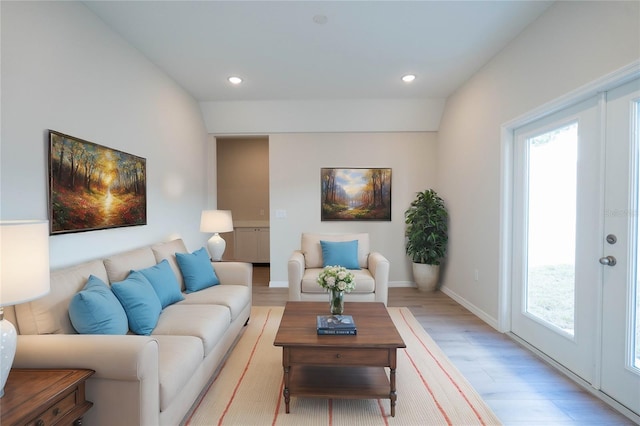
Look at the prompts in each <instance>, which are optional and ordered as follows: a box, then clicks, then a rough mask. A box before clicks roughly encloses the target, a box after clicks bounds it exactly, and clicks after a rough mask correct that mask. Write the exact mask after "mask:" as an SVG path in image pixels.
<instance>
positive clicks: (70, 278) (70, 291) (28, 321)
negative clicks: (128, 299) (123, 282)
mask: <svg viewBox="0 0 640 426" xmlns="http://www.w3.org/2000/svg"><path fill="white" fill-rule="evenodd" d="M91 275H95V276H96V277H98V278H100V279H101V280H102V281H104V282H107V281H108V278H107V271H106V270H105V267H104V264H103V263H102V261H101V260H92V261H89V262H84V263H81V264H78V265H75V266H70V267H68V268H63V269H58V270H55V271H52V272H51V274H50V281H51V290H50V291H49V293H48V294H47V295H45V296H43V297H40V298H38V299H36V300H33V301H31V302H28V303H21V304H20V305H16V306H15V312H16V318H17V321H18V329H19V330H20V334H57V333H64V334H76V331H75V329H74V328H73V325H71V320H70V318H69V303H70V302H71V298H72V297H73V296H75V294H76V293H78V292H79V291H80V290H82V289H83V288H84V286H85V285H86V284H87V280H89V277H90V276H91Z"/></svg>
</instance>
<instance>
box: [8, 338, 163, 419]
mask: <svg viewBox="0 0 640 426" xmlns="http://www.w3.org/2000/svg"><path fill="white" fill-rule="evenodd" d="M13 366H14V367H17V368H86V369H91V370H94V371H95V374H94V375H93V376H91V377H90V378H89V380H88V381H87V388H86V389H87V399H88V400H90V401H92V402H93V404H94V405H93V408H92V409H91V410H89V412H88V413H87V414H86V415H85V418H84V421H85V423H86V424H117V425H122V426H129V425H131V426H136V425H138V426H139V425H143V426H147V425H149V426H156V425H158V424H159V423H160V417H159V416H160V414H159V413H160V383H159V352H158V342H157V341H156V340H155V339H154V338H152V337H147V336H135V335H126V336H111V335H79V334H47V335H20V336H18V342H17V348H16V357H15V360H14V362H13Z"/></svg>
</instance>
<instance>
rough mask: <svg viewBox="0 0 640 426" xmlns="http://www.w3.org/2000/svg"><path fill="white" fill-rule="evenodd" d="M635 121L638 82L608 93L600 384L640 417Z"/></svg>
mask: <svg viewBox="0 0 640 426" xmlns="http://www.w3.org/2000/svg"><path fill="white" fill-rule="evenodd" d="M639 121H640V83H639V82H638V81H634V82H631V83H628V84H626V85H624V86H622V87H619V88H617V89H614V90H612V91H610V92H609V93H607V118H606V128H607V132H606V141H607V151H606V156H607V157H606V175H605V184H606V186H605V194H606V196H605V211H604V213H605V214H604V235H605V238H604V249H603V259H602V261H603V263H605V264H607V265H606V266H604V267H603V292H602V307H603V314H602V378H601V386H600V388H601V389H602V391H603V392H604V393H606V394H608V395H609V396H611V397H612V398H614V399H615V400H616V401H619V402H620V403H621V404H623V405H625V406H626V407H628V408H630V409H631V410H632V411H634V412H635V413H637V414H639V415H640V289H639V287H638V256H639V252H638V207H639V206H638V195H639V194H638V187H639V181H638V174H639V157H638V153H639V150H638V148H639V147H638V144H639V143H640V140H639V139H640V127H639ZM612 261H615V264H612Z"/></svg>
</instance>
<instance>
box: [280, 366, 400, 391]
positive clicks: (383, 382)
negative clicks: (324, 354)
mask: <svg viewBox="0 0 640 426" xmlns="http://www.w3.org/2000/svg"><path fill="white" fill-rule="evenodd" d="M389 389H390V384H389V378H388V377H387V374H386V372H385V369H384V368H381V367H318V366H303V365H298V366H295V367H292V368H291V373H290V377H289V392H290V394H291V395H296V396H300V397H308V398H340V399H368V398H389Z"/></svg>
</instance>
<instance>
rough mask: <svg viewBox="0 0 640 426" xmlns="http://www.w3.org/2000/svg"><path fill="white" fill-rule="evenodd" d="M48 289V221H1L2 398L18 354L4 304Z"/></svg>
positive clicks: (35, 296)
mask: <svg viewBox="0 0 640 426" xmlns="http://www.w3.org/2000/svg"><path fill="white" fill-rule="evenodd" d="M48 292H49V223H48V222H47V221H46V220H44V221H36V220H11V221H0V333H1V335H0V397H2V396H4V385H5V384H6V383H7V377H8V376H9V371H10V370H11V365H12V364H13V358H14V356H15V354H16V341H17V336H16V329H15V327H14V326H13V324H11V322H9V321H8V320H6V319H4V312H3V306H8V305H17V304H19V303H23V302H28V301H30V300H33V299H36V298H38V297H40V296H44V295H45V294H47V293H48Z"/></svg>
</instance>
